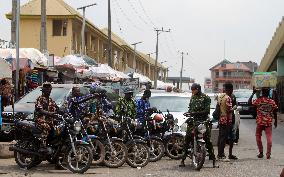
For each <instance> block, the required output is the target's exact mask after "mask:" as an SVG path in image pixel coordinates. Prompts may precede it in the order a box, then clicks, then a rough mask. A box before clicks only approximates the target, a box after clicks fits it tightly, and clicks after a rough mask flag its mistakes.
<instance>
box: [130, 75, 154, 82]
mask: <svg viewBox="0 0 284 177" xmlns="http://www.w3.org/2000/svg"><path fill="white" fill-rule="evenodd" d="M131 74H132V73H131ZM133 78H139V82H140V83H148V82H151V79H149V78H148V77H147V76H144V75H142V74H139V73H133Z"/></svg>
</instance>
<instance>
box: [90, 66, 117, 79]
mask: <svg viewBox="0 0 284 177" xmlns="http://www.w3.org/2000/svg"><path fill="white" fill-rule="evenodd" d="M90 70H91V72H92V76H93V77H98V78H111V77H117V71H116V70H114V69H112V68H111V67H110V66H108V65H106V64H101V65H99V66H98V67H91V68H90Z"/></svg>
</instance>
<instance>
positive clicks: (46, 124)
mask: <svg viewBox="0 0 284 177" xmlns="http://www.w3.org/2000/svg"><path fill="white" fill-rule="evenodd" d="M35 124H36V127H37V128H38V129H39V130H41V131H42V133H41V135H42V138H41V139H42V142H43V145H46V140H47V136H48V135H49V132H50V130H51V128H52V127H53V123H52V121H47V120H46V119H45V117H38V118H37V119H36V121H35Z"/></svg>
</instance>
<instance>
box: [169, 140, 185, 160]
mask: <svg viewBox="0 0 284 177" xmlns="http://www.w3.org/2000/svg"><path fill="white" fill-rule="evenodd" d="M183 146H184V137H182V136H172V137H170V138H169V139H168V140H167V141H166V143H165V153H166V155H167V156H168V157H169V158H171V159H174V160H180V159H182V157H183Z"/></svg>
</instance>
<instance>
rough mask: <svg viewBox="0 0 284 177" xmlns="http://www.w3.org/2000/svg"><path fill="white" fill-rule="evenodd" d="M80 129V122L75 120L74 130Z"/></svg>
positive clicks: (78, 130)
mask: <svg viewBox="0 0 284 177" xmlns="http://www.w3.org/2000/svg"><path fill="white" fill-rule="evenodd" d="M81 129H82V125H81V123H80V122H79V121H76V122H75V123H74V130H75V131H76V132H80V131H81Z"/></svg>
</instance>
